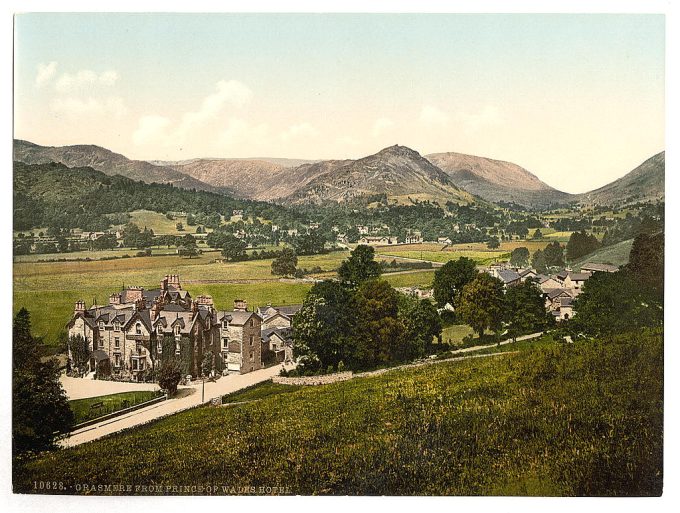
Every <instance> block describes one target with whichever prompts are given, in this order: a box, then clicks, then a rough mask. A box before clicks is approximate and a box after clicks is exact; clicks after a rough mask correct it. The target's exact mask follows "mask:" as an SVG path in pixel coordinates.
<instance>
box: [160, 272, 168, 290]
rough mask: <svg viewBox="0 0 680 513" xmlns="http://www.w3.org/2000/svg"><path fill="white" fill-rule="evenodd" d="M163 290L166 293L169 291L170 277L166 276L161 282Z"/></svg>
mask: <svg viewBox="0 0 680 513" xmlns="http://www.w3.org/2000/svg"><path fill="white" fill-rule="evenodd" d="M161 290H162V291H166V290H168V275H167V274H166V275H165V277H164V278H163V279H162V280H161Z"/></svg>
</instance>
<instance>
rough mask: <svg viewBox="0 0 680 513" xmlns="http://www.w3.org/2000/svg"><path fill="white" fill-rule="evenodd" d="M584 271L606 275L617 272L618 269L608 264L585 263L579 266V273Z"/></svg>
mask: <svg viewBox="0 0 680 513" xmlns="http://www.w3.org/2000/svg"><path fill="white" fill-rule="evenodd" d="M583 270H586V271H604V272H608V273H613V272H616V271H618V270H619V268H618V267H617V266H615V265H610V264H597V263H594V262H586V263H585V264H583V265H582V266H581V271H583Z"/></svg>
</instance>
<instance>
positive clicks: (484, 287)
mask: <svg viewBox="0 0 680 513" xmlns="http://www.w3.org/2000/svg"><path fill="white" fill-rule="evenodd" d="M457 313H458V315H459V316H460V318H461V319H462V320H463V322H465V323H466V324H468V325H470V326H471V327H472V329H473V330H475V331H476V332H477V333H478V334H479V336H480V337H481V336H482V335H484V330H485V329H487V328H490V329H491V330H492V331H494V332H496V333H498V332H499V331H500V329H501V326H502V323H503V317H504V313H505V300H504V295H503V282H502V281H501V280H499V279H498V278H494V277H493V276H491V275H490V274H488V273H479V274H478V275H477V277H476V278H475V279H474V280H472V281H471V282H470V283H468V284H467V285H465V287H463V292H462V294H461V296H460V301H459V306H458V309H457Z"/></svg>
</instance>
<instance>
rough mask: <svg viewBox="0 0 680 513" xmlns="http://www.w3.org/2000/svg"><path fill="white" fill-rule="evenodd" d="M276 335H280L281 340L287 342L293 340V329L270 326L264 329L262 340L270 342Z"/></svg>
mask: <svg viewBox="0 0 680 513" xmlns="http://www.w3.org/2000/svg"><path fill="white" fill-rule="evenodd" d="M274 336H278V337H279V338H280V339H281V340H283V341H285V342H287V341H290V340H292V337H293V330H292V329H290V328H268V329H266V330H262V340H264V341H265V342H269V340H270V339H271V338H272V337H274Z"/></svg>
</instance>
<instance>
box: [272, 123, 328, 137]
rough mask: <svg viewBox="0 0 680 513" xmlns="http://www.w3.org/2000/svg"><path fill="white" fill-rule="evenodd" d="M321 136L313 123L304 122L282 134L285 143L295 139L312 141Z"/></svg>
mask: <svg viewBox="0 0 680 513" xmlns="http://www.w3.org/2000/svg"><path fill="white" fill-rule="evenodd" d="M317 135H319V132H318V131H317V130H316V128H314V126H313V125H312V124H311V123H308V122H306V121H305V122H303V123H298V124H296V125H291V126H289V127H288V128H287V129H286V130H284V131H283V132H282V133H281V139H283V140H284V141H285V142H288V141H292V140H294V139H311V138H314V137H316V136H317Z"/></svg>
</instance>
